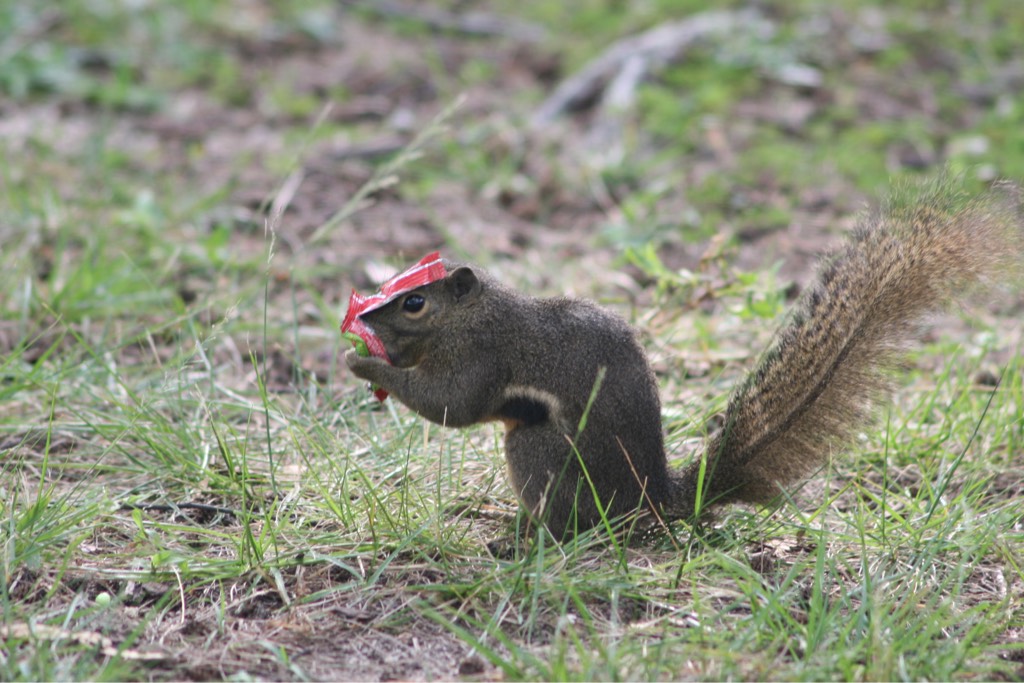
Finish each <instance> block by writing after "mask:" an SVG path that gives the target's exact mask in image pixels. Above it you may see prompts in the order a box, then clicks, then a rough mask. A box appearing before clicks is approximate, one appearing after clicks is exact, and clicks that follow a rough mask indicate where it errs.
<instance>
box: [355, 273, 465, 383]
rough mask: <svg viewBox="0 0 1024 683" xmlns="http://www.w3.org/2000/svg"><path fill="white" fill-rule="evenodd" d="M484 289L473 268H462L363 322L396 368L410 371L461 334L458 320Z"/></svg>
mask: <svg viewBox="0 0 1024 683" xmlns="http://www.w3.org/2000/svg"><path fill="white" fill-rule="evenodd" d="M446 265H447V264H446ZM482 289H483V287H482V286H481V283H480V278H478V277H477V274H476V273H475V272H474V271H473V269H472V268H471V267H469V266H461V265H460V266H456V267H454V268H453V269H452V270H451V272H449V273H448V275H446V276H445V277H444V278H442V279H440V280H437V281H435V282H431V283H430V284H428V285H424V286H422V287H417V288H416V289H414V290H411V291H409V292H405V293H404V294H402V295H401V296H399V297H396V298H395V299H394V300H393V301H389V302H388V303H387V304H386V305H384V306H381V307H380V308H377V309H374V310H372V311H367V312H366V313H363V314H362V315H360V316H359V319H360V320H362V321H363V322H364V323H365V324H366V325H367V326H368V327H369V328H370V329H372V330H373V332H374V334H376V335H377V337H379V338H380V340H381V341H382V342H383V343H384V348H385V349H386V350H387V352H388V358H389V360H390V361H391V364H392V365H394V366H396V367H399V368H410V367H413V366H415V365H419V364H420V363H421V362H422V361H423V360H424V359H425V358H426V357H427V356H428V355H429V354H430V353H431V352H432V351H433V350H434V349H436V348H437V347H438V346H443V345H445V344H448V343H449V342H450V341H451V335H452V334H459V333H460V332H459V330H461V329H462V328H463V325H464V324H463V325H459V324H458V320H459V319H460V316H461V315H464V312H465V311H466V310H467V307H469V306H472V305H473V303H474V302H476V301H477V299H478V298H479V296H480V293H481V291H482Z"/></svg>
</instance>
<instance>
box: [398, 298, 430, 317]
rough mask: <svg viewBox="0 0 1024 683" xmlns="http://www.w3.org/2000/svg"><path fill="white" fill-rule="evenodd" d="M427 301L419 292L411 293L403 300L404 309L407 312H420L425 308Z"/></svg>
mask: <svg viewBox="0 0 1024 683" xmlns="http://www.w3.org/2000/svg"><path fill="white" fill-rule="evenodd" d="M425 303H427V300H426V299H424V298H423V297H422V296H421V295H419V294H410V295H409V296H407V297H405V301H403V302H402V310H403V311H405V312H406V313H419V312H420V311H422V310H423V305H424V304H425Z"/></svg>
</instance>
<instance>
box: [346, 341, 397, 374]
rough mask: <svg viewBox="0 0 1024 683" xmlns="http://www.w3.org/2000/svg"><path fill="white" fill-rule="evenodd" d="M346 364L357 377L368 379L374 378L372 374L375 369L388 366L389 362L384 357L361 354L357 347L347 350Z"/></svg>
mask: <svg viewBox="0 0 1024 683" xmlns="http://www.w3.org/2000/svg"><path fill="white" fill-rule="evenodd" d="M345 364H346V365H347V366H348V369H349V370H351V371H352V372H353V373H354V374H355V376H356V377H360V378H362V379H368V380H373V379H374V377H371V376H370V375H371V374H372V373H373V372H374V370H375V369H377V368H380V367H382V366H383V367H388V362H387V361H385V360H384V359H382V358H377V357H376V356H360V355H359V352H358V351H357V350H356V349H349V350H348V351H346V352H345Z"/></svg>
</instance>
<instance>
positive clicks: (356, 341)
mask: <svg viewBox="0 0 1024 683" xmlns="http://www.w3.org/2000/svg"><path fill="white" fill-rule="evenodd" d="M447 274H448V273H447V271H446V270H445V268H444V264H443V263H441V255H440V254H439V253H438V252H436V251H435V252H433V253H431V254H427V255H426V256H424V257H423V258H421V259H420V260H419V262H418V263H416V265H414V266H411V267H410V268H409V269H407V270H405V271H403V272H401V273H399V274H398V275H396V276H394V277H393V278H391V279H390V280H388V281H387V282H385V283H384V284H383V285H381V287H380V290H379V291H378V292H377V293H376V294H371V295H369V296H362V295H361V294H359V293H357V292H356V291H355V290H352V296H350V297H349V300H348V311H346V312H345V320H344V321H343V322H342V323H341V334H342V336H343V337H344V338H345V339H348V340H349V341H350V342H352V344H353V346H355V349H356V353H358V354H359V355H360V356H376V357H378V358H383V359H384V360H386V361H388V362H389V363H390V362H391V360H390V358H388V352H387V349H385V348H384V343H383V342H382V341H381V340H380V338H379V337H377V335H376V334H374V333H373V330H372V329H370V328H369V327H367V326H366V324H365V323H364V322H363V321H362V319H361V316H362V315H363V314H364V313H369V312H370V311H373V310H376V309H378V308H380V307H381V306H384V305H385V304H387V303H388V302H390V301H392V300H393V299H395V298H396V297H398V296H401V295H402V294H405V293H406V292H409V291H412V290H414V289H416V288H417V287H422V286H423V285H427V284H430V283H431V282H436V281H437V280H440V279H442V278H444V277H445V276H446V275H447ZM371 388H372V389H373V395H374V396H376V397H377V400H378V401H383V400H384V399H386V398H387V397H388V392H386V391H384V390H383V389H381V388H380V387H376V386H374V387H371Z"/></svg>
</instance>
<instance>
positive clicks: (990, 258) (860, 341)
mask: <svg viewBox="0 0 1024 683" xmlns="http://www.w3.org/2000/svg"><path fill="white" fill-rule="evenodd" d="M1022 268H1024V211H1022V207H1021V192H1020V189H1019V188H1018V187H1017V186H1014V185H1010V184H1001V185H998V186H996V187H994V188H993V189H992V190H990V191H989V192H987V193H985V194H984V195H982V196H978V197H974V198H970V197H965V196H964V195H963V193H962V192H961V191H960V190H959V188H957V187H956V186H954V184H953V183H952V182H951V181H948V180H943V181H940V182H936V183H933V184H932V185H929V186H928V187H925V188H917V189H912V190H911V189H907V190H903V191H899V192H897V193H896V194H894V195H893V197H892V198H891V199H890V200H889V201H888V202H887V203H886V204H885V205H884V206H882V207H881V208H880V209H879V210H877V211H875V212H874V213H872V214H870V215H867V216H866V217H865V218H864V219H863V220H862V221H861V223H860V225H859V227H858V228H857V229H856V230H855V231H854V233H853V234H852V235H851V236H850V238H849V239H848V241H847V242H846V244H845V245H844V246H843V247H841V248H840V249H839V250H838V251H837V252H835V253H834V254H833V255H831V256H830V257H827V258H826V259H825V260H824V261H823V263H822V265H821V267H820V271H819V274H818V278H817V282H815V284H814V285H813V286H811V287H809V288H808V289H807V290H805V291H804V292H803V294H802V296H801V298H800V299H799V301H798V302H797V303H796V305H795V306H794V308H793V310H792V312H791V313H790V315H789V318H788V320H787V321H786V322H785V323H784V324H783V326H782V327H781V328H780V329H779V331H778V332H777V333H776V335H775V338H774V340H773V341H772V343H771V344H770V346H769V347H768V349H767V350H766V351H765V353H764V354H763V355H762V357H761V359H760V361H759V362H758V364H757V366H756V368H755V369H754V371H753V372H752V373H751V374H750V376H748V377H747V379H746V381H745V382H743V384H742V385H740V386H739V388H738V389H737V390H736V391H735V392H734V394H733V396H732V398H731V399H730V401H729V406H728V408H727V410H726V418H725V427H724V428H723V429H722V431H721V432H720V433H719V434H718V435H717V436H715V437H714V438H712V439H710V440H709V442H708V443H707V445H706V448H705V453H704V458H705V459H706V470H705V475H704V481H705V486H704V494H703V498H702V500H703V501H704V502H705V504H707V503H715V502H728V501H734V500H742V501H748V502H755V503H766V502H770V501H771V500H773V499H775V498H777V496H778V495H779V493H780V492H781V490H782V489H783V488H786V487H790V486H792V485H793V484H795V483H798V482H799V481H801V480H802V479H803V478H804V477H806V476H808V475H809V474H810V473H812V472H813V471H814V470H816V469H818V468H820V467H821V466H822V465H823V464H824V463H825V462H826V461H827V459H828V457H829V455H830V454H832V453H834V452H837V451H839V450H842V449H844V448H845V447H846V446H847V445H848V444H849V443H850V441H851V439H852V438H853V437H854V435H855V434H856V433H857V431H858V430H860V429H862V428H863V427H864V426H865V424H866V423H867V422H869V421H870V419H871V417H872V415H873V414H874V408H875V406H876V405H877V404H878V403H879V402H880V401H881V400H883V399H884V398H885V397H886V396H887V394H888V393H889V392H890V391H891V381H892V377H893V370H895V369H896V365H897V362H898V360H899V358H900V352H901V351H902V350H904V349H905V348H906V346H907V345H908V343H909V342H911V341H912V340H913V339H914V338H915V336H916V334H917V331H918V327H919V325H920V324H921V322H922V319H923V318H924V317H925V316H926V315H927V314H928V313H932V312H935V311H937V310H940V309H942V308H943V307H945V306H946V305H947V304H948V303H949V302H950V301H951V300H953V299H954V298H958V297H960V296H961V295H963V294H964V293H965V292H966V291H968V290H970V289H973V288H975V287H976V286H977V285H979V284H985V283H988V282H1005V281H1007V280H1011V279H1018V280H1019V279H1020V276H1021V271H1022ZM700 460H701V459H698V460H697V462H695V463H694V464H692V465H690V466H689V467H688V468H686V469H685V470H683V471H682V472H680V473H678V474H677V475H675V481H676V484H677V495H676V496H674V499H675V501H678V502H679V503H680V506H679V509H678V510H675V511H673V512H675V513H676V515H675V516H690V515H692V513H693V502H692V501H693V500H694V499H695V498H696V493H697V478H698V473H699V470H700V466H701V462H700ZM680 513H681V514H680Z"/></svg>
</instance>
